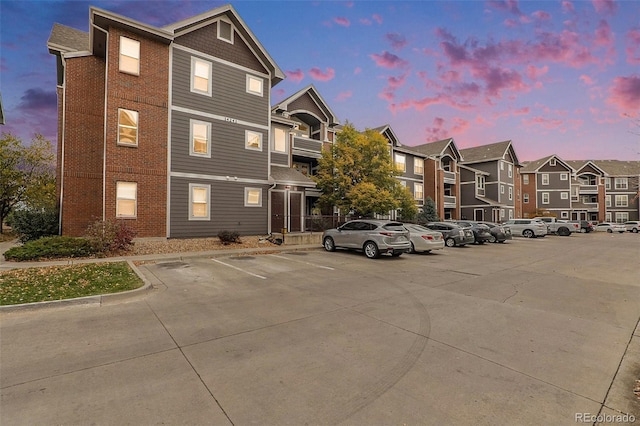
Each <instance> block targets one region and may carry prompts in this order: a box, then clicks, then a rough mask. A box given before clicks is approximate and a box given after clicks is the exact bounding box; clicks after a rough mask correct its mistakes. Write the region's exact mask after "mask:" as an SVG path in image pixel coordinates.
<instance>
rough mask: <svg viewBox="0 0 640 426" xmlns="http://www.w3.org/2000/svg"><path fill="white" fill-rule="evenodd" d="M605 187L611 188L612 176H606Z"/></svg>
mask: <svg viewBox="0 0 640 426" xmlns="http://www.w3.org/2000/svg"><path fill="white" fill-rule="evenodd" d="M604 189H611V178H604Z"/></svg>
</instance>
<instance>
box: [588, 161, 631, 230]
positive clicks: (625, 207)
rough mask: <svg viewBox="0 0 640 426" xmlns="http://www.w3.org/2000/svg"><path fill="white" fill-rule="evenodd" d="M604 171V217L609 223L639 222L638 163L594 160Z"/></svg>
mask: <svg viewBox="0 0 640 426" xmlns="http://www.w3.org/2000/svg"><path fill="white" fill-rule="evenodd" d="M594 163H595V164H596V165H597V166H598V167H599V168H600V169H601V170H603V171H604V173H605V178H604V189H605V216H604V220H605V221H609V222H618V223H623V222H626V221H629V220H640V200H639V196H640V161H618V160H596V161H594Z"/></svg>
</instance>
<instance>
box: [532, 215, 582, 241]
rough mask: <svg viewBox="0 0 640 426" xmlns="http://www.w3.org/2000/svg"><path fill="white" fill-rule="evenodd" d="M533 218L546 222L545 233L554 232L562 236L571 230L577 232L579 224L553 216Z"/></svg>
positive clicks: (569, 233)
mask: <svg viewBox="0 0 640 426" xmlns="http://www.w3.org/2000/svg"><path fill="white" fill-rule="evenodd" d="M533 219H534V220H540V221H542V222H544V223H546V224H547V234H556V235H560V236H563V237H568V236H569V235H571V234H572V233H573V232H579V231H580V226H579V225H578V224H575V223H570V222H568V221H566V220H558V219H556V218H555V217H546V216H545V217H542V216H540V217H534V218H533Z"/></svg>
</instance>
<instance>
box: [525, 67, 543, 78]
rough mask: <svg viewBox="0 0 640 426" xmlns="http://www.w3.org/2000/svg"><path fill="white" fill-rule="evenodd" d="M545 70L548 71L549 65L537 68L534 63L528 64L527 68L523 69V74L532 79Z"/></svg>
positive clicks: (541, 74) (539, 75)
mask: <svg viewBox="0 0 640 426" xmlns="http://www.w3.org/2000/svg"><path fill="white" fill-rule="evenodd" d="M547 72H549V67H548V66H547V65H545V66H543V67H540V68H537V67H536V66H534V65H528V66H527V69H526V70H525V74H526V75H527V77H528V78H529V79H530V80H534V81H535V80H538V79H539V78H540V77H542V76H543V75H545V74H547Z"/></svg>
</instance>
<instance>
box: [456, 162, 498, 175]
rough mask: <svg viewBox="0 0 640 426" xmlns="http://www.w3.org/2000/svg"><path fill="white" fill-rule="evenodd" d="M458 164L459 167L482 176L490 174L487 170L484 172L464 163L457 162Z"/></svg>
mask: <svg viewBox="0 0 640 426" xmlns="http://www.w3.org/2000/svg"><path fill="white" fill-rule="evenodd" d="M458 166H460V168H461V169H466V170H469V171H471V172H474V173H476V174H478V175H483V176H489V175H491V173H489V172H485V171H484V170H479V169H474V168H473V167H470V166H467V165H466V164H459V165H458Z"/></svg>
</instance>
